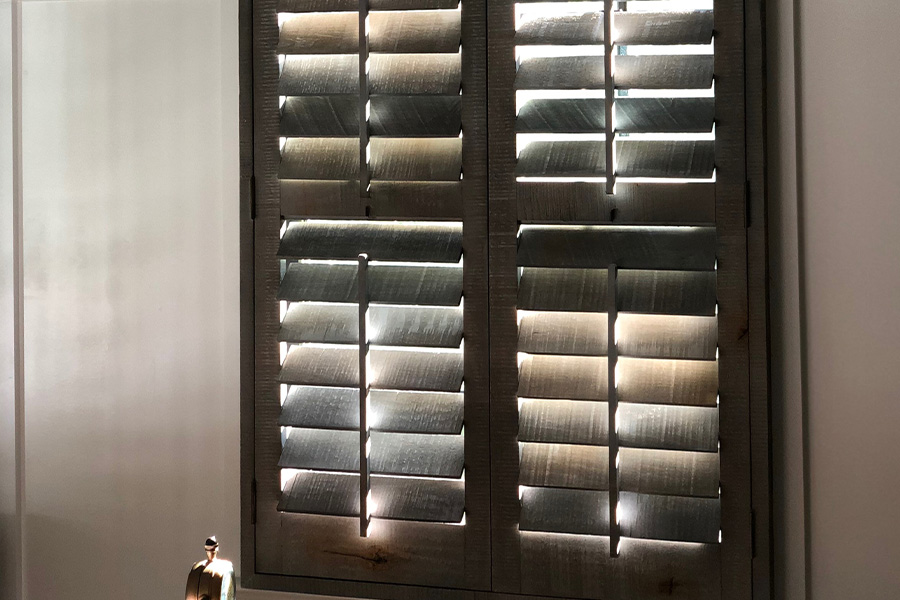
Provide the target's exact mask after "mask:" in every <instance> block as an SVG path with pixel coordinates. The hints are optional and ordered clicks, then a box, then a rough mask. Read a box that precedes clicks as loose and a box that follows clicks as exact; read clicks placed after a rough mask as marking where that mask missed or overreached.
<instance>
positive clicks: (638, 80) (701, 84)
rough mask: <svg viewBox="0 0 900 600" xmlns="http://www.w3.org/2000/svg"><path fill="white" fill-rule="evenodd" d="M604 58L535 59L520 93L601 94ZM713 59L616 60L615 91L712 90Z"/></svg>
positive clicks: (523, 73) (526, 64)
mask: <svg viewBox="0 0 900 600" xmlns="http://www.w3.org/2000/svg"><path fill="white" fill-rule="evenodd" d="M603 68H604V67H603V60H602V57H597V56H552V57H534V58H528V59H525V60H523V61H522V62H521V64H520V65H519V70H518V72H517V73H516V89H517V90H601V89H603V87H604V73H603ZM712 79H713V57H712V55H704V54H700V55H674V56H666V55H646V56H617V57H616V87H617V88H620V89H665V90H669V89H672V90H674V89H686V90H700V89H702V90H708V89H709V88H710V87H711V86H712Z"/></svg>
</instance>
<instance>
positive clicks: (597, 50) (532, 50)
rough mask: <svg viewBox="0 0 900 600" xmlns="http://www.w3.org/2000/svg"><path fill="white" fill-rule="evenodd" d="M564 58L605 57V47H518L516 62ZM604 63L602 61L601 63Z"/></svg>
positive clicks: (593, 45)
mask: <svg viewBox="0 0 900 600" xmlns="http://www.w3.org/2000/svg"><path fill="white" fill-rule="evenodd" d="M563 56H597V57H602V56H603V46H598V45H596V44H592V45H583V46H576V45H571V46H549V45H548V46H516V60H518V61H520V62H524V61H527V60H530V59H532V58H559V57H563ZM601 62H602V61H601Z"/></svg>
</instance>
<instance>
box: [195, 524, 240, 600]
mask: <svg viewBox="0 0 900 600" xmlns="http://www.w3.org/2000/svg"><path fill="white" fill-rule="evenodd" d="M204 549H205V550H206V560H201V561H200V562H198V563H196V564H195V565H194V567H193V568H192V569H191V572H190V574H189V575H188V580H187V588H186V590H185V593H184V597H185V600H234V565H232V564H231V562H230V561H227V560H222V559H221V558H218V556H219V542H218V541H217V540H216V536H211V537H209V538H207V540H206V544H205V545H204Z"/></svg>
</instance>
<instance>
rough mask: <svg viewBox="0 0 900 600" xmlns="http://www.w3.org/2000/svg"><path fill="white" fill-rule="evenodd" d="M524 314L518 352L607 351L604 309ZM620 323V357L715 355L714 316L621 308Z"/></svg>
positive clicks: (708, 357) (591, 353) (706, 357)
mask: <svg viewBox="0 0 900 600" xmlns="http://www.w3.org/2000/svg"><path fill="white" fill-rule="evenodd" d="M520 319H521V320H520V322H519V351H520V352H528V353H532V354H566V355H584V356H600V355H603V354H606V352H607V338H606V332H605V329H604V327H603V326H604V325H605V319H606V315H605V314H603V313H586V312H523V313H520ZM618 323H619V324H618V327H619V352H620V353H621V355H622V356H633V357H642V358H690V359H701V360H713V359H715V357H716V320H715V317H693V316H678V315H643V314H634V313H622V314H620V315H619V317H618Z"/></svg>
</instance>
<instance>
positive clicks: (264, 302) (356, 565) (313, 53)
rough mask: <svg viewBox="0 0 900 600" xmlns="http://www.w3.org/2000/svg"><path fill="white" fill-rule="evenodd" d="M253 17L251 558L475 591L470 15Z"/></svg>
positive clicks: (476, 155)
mask: <svg viewBox="0 0 900 600" xmlns="http://www.w3.org/2000/svg"><path fill="white" fill-rule="evenodd" d="M470 4H471V5H472V6H471V7H470V6H469V5H470ZM479 13H481V14H479ZM253 28H254V46H253V52H254V80H255V82H256V85H255V95H254V109H255V120H256V121H255V123H256V124H255V163H256V189H257V199H256V205H257V209H256V211H257V215H256V219H255V223H254V225H255V239H256V251H255V277H256V282H257V283H256V289H257V292H256V296H255V307H256V315H255V325H256V332H255V340H256V366H255V372H256V378H255V397H256V401H255V428H254V436H255V441H254V448H255V458H254V471H255V495H256V498H255V513H256V514H255V517H256V523H255V528H254V535H253V540H252V543H253V544H254V546H255V547H254V550H253V554H254V558H253V560H254V563H255V569H256V571H257V572H260V573H268V574H276V575H288V576H297V577H302V578H307V579H306V580H307V582H308V587H307V589H309V590H310V591H312V590H314V589H315V582H316V581H317V580H320V579H343V580H347V581H358V582H381V583H385V584H407V585H409V584H416V585H425V586H440V587H452V588H468V589H479V588H481V589H487V588H488V586H489V574H490V557H489V543H490V542H489V537H488V529H489V519H490V514H489V504H488V502H487V496H486V494H485V493H484V490H487V489H488V486H489V480H488V477H489V464H488V461H487V456H488V413H487V411H488V404H487V398H488V393H487V389H488V388H487V386H488V380H487V280H486V269H485V268H484V265H485V262H486V243H485V242H484V240H485V239H486V237H487V231H486V227H487V212H486V191H487V190H486V183H485V174H486V147H485V143H484V135H485V127H484V107H483V103H484V92H483V85H484V82H483V81H479V79H478V75H479V74H480V73H483V61H484V49H483V46H484V39H485V34H484V18H483V12H482V10H481V8H480V7H479V6H478V4H477V3H475V2H472V3H463V5H460V4H459V2H457V1H455V0H454V1H447V0H368V1H363V2H360V1H358V0H352V1H341V0H329V1H321V0H278V1H277V2H276V1H270V2H265V1H258V2H254V4H253ZM470 39H471V40H474V41H473V43H472V44H471V47H470V44H469V42H468V40H470ZM310 586H311V587H310ZM342 593H345V594H348V595H357V594H363V592H362V591H357V590H355V589H354V588H353V587H352V585H351V587H349V588H345V589H344V590H343V591H342Z"/></svg>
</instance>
